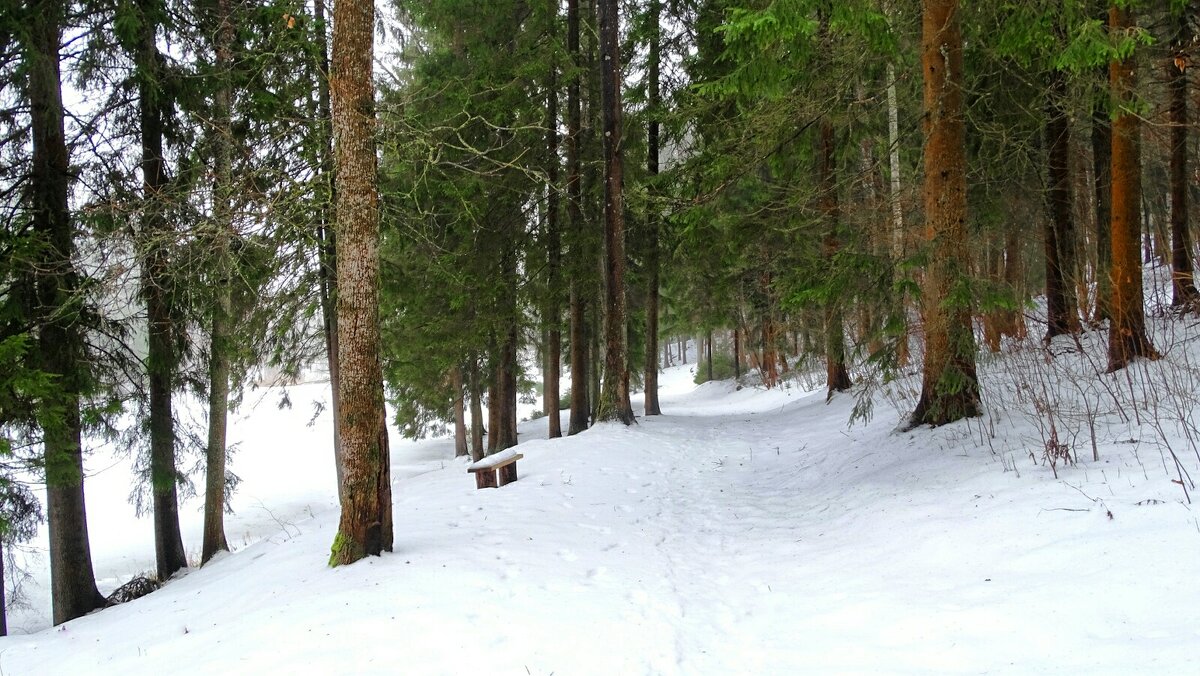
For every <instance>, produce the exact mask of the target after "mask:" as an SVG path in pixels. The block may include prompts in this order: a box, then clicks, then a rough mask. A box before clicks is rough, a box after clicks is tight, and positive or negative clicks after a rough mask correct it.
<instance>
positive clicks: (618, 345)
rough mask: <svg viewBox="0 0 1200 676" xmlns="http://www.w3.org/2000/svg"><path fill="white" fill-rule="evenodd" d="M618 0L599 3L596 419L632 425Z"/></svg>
mask: <svg viewBox="0 0 1200 676" xmlns="http://www.w3.org/2000/svg"><path fill="white" fill-rule="evenodd" d="M617 6H618V2H617V0H599V2H598V3H597V10H598V12H599V20H600V52H601V66H600V75H601V101H602V106H603V116H604V120H603V129H604V245H605V246H604V249H605V266H606V267H605V270H606V274H605V279H606V280H607V284H606V285H605V299H604V310H605V315H604V317H605V322H604V332H605V340H604V342H605V350H604V383H603V386H602V389H601V391H600V405H599V406H598V407H597V415H596V418H597V419H598V420H619V421H621V422H622V423H625V424H626V425H631V424H633V407H632V406H631V405H630V403H629V359H628V357H627V355H628V351H629V346H628V342H629V337H628V335H626V317H625V208H624V198H623V195H622V174H623V172H624V167H623V163H622V150H621V116H622V114H621V50H620V40H619V30H618V26H617Z"/></svg>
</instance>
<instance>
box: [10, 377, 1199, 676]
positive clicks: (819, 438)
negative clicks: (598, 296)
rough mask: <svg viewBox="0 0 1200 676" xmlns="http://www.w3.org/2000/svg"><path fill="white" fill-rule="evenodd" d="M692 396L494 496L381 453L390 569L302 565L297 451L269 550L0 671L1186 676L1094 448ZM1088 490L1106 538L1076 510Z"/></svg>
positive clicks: (687, 387)
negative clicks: (1072, 452) (1048, 449)
mask: <svg viewBox="0 0 1200 676" xmlns="http://www.w3.org/2000/svg"><path fill="white" fill-rule="evenodd" d="M689 379H690V376H689V374H688V373H687V371H686V370H685V369H675V370H673V371H669V372H668V373H667V374H665V377H664V389H663V392H662V402H663V409H664V411H665V412H666V413H667V415H664V416H661V417H654V418H648V419H647V418H641V419H639V423H638V424H637V425H635V426H633V427H631V428H624V427H621V426H619V425H600V426H597V427H595V428H593V429H591V430H589V431H587V432H585V433H583V434H580V435H577V436H575V437H570V438H566V439H559V440H554V441H548V440H546V439H544V438H543V437H544V429H545V428H544V424H545V421H544V420H535V421H532V422H529V423H524V424H523V425H522V426H521V432H522V436H521V439H522V444H521V451H522V453H524V455H525V458H524V459H523V460H522V461H521V462H520V467H519V473H520V477H521V478H520V480H519V481H518V482H516V483H514V484H510V485H509V486H506V487H504V488H501V489H488V490H482V491H479V490H475V488H474V482H473V481H472V480H471V479H470V477H469V476H468V475H467V474H466V471H465V463H463V462H462V461H454V460H447V459H445V458H446V457H447V456H448V455H449V453H450V444H449V442H448V441H447V440H436V441H432V442H424V443H421V444H397V446H396V447H394V449H393V466H394V467H397V468H402V469H399V470H398V471H397V472H396V476H395V486H394V491H393V492H394V499H395V526H396V551H395V552H394V553H392V554H390V555H386V556H384V557H382V558H379V559H371V560H368V561H365V562H363V563H362V564H356V565H355V566H351V567H348V568H343V569H336V570H331V569H328V568H327V567H326V566H325V561H326V558H327V555H328V547H329V543H330V542H331V541H332V537H333V532H334V530H335V529H336V524H337V513H336V510H335V509H333V508H331V506H330V503H331V502H332V499H331V496H329V495H327V494H326V493H325V492H323V491H322V489H321V488H320V485H319V483H318V477H319V480H320V481H328V479H327V477H326V473H327V470H328V468H327V467H326V465H327V458H326V457H325V456H324V454H323V453H322V452H320V451H321V449H319V448H318V449H316V450H312V449H309V451H306V454H305V455H302V456H298V457H302V458H307V459H308V460H307V462H308V463H309V465H311V467H309V470H306V471H301V473H300V474H301V476H302V477H307V476H308V475H309V473H311V474H312V476H313V478H312V479H311V480H307V481H300V482H298V484H297V487H294V488H295V490H294V492H293V493H294V494H292V495H287V494H285V493H283V492H282V491H283V489H282V488H280V487H263V488H262V490H257V489H255V486H256V485H257V484H254V483H253V482H252V483H251V484H250V488H251V489H254V490H256V493H255V499H256V500H263V501H265V502H267V503H268V504H269V505H270V506H272V507H274V506H276V505H278V504H281V503H282V504H284V505H293V507H288V509H289V510H292V511H289V512H287V513H288V515H289V516H287V517H286V518H288V519H290V521H289V522H288V523H287V528H285V529H284V530H282V531H280V532H278V533H276V534H274V535H271V536H270V537H266V538H264V539H261V540H258V541H256V542H254V543H253V544H250V545H249V546H246V547H244V548H243V549H242V550H241V551H239V552H237V553H235V554H233V555H230V556H226V557H223V558H222V559H220V560H218V561H216V562H215V563H214V564H212V565H210V566H206V567H205V568H204V569H202V570H198V571H193V572H191V573H189V574H188V575H187V576H185V577H183V578H182V579H179V580H176V581H173V582H172V583H171V584H169V585H168V586H167V587H166V588H164V589H163V590H162V591H159V592H156V593H155V594H152V595H151V596H149V597H147V598H145V599H141V600H139V601H137V602H134V603H131V604H128V605H125V606H121V607H117V608H113V609H109V610H106V611H103V612H101V613H97V614H94V615H92V616H89V617H86V618H82V619H80V620H77V621H74V622H71V623H69V624H68V625H66V627H65V629H63V630H56V631H50V632H43V633H40V634H34V635H31V636H24V637H12V638H9V639H3V640H0V669H3V673H5V674H14V673H16V674H22V673H165V672H168V671H170V672H172V673H215V672H230V671H234V672H247V671H256V670H270V671H280V672H283V673H395V672H405V673H421V674H452V673H463V672H467V671H475V672H480V673H501V674H550V673H555V674H577V673H583V674H612V673H622V674H626V673H628V674H713V673H754V674H794V673H830V672H840V673H845V672H859V673H861V672H879V671H886V672H893V673H895V672H899V673H964V672H968V673H975V672H981V671H1017V672H1079V671H1087V672H1089V673H1134V672H1146V671H1150V672H1155V673H1195V672H1196V671H1197V668H1198V667H1200V664H1198V662H1197V659H1198V658H1197V656H1196V655H1195V651H1194V646H1195V645H1196V644H1197V642H1200V627H1198V626H1197V625H1196V623H1195V622H1194V619H1195V617H1196V612H1197V610H1196V609H1197V608H1198V607H1200V593H1198V592H1197V590H1196V588H1195V586H1194V584H1191V585H1186V584H1183V583H1182V582H1183V581H1185V580H1191V581H1194V580H1195V579H1196V577H1197V576H1200V531H1196V532H1194V533H1193V532H1192V530H1193V526H1192V522H1193V521H1192V520H1193V519H1194V518H1195V514H1194V513H1193V512H1191V511H1190V510H1189V509H1188V508H1187V507H1186V506H1184V505H1181V504H1180V503H1179V502H1178V501H1177V500H1174V501H1173V500H1172V499H1171V497H1170V496H1172V495H1174V494H1173V493H1171V492H1170V491H1171V487H1170V485H1169V483H1168V484H1166V486H1165V488H1164V487H1163V482H1162V481H1157V480H1156V481H1146V480H1143V479H1142V476H1143V475H1144V472H1140V471H1139V472H1135V471H1133V470H1134V468H1135V467H1136V465H1134V463H1133V462H1132V461H1131V460H1129V459H1128V458H1124V459H1122V458H1121V457H1120V456H1118V455H1117V454H1116V453H1117V451H1116V450H1113V449H1107V450H1106V453H1109V454H1110V457H1111V459H1110V460H1109V461H1108V462H1107V464H1103V466H1102V467H1092V468H1080V469H1078V470H1074V471H1072V472H1071V473H1070V474H1064V478H1063V479H1062V480H1052V479H1050V477H1049V474H1048V473H1044V472H1040V471H1039V470H1037V469H1036V468H1035V469H1030V470H1022V476H1021V477H1018V476H1016V474H1015V473H1013V472H1006V471H1004V468H1002V467H1001V463H1000V461H999V460H998V459H997V458H995V457H993V456H992V455H991V453H990V452H989V451H988V449H987V448H984V447H981V446H979V444H978V443H977V442H976V441H974V436H973V435H974V432H973V431H972V429H970V428H969V427H957V428H956V427H950V428H944V429H941V430H938V431H936V432H929V431H921V432H917V433H904V434H902V433H896V432H894V431H893V428H894V422H895V421H894V420H886V419H879V420H876V421H874V422H872V423H871V424H869V425H866V426H859V427H854V428H847V426H846V420H847V419H848V416H849V407H850V405H851V402H850V401H849V399H848V398H838V399H835V400H834V402H832V403H831V404H829V405H826V404H825V402H824V397H823V393H816V394H812V395H806V394H804V393H799V392H797V391H795V390H791V391H778V390H776V391H771V392H767V391H762V390H754V389H750V388H747V389H745V390H742V391H738V392H735V391H733V388H732V386H731V385H730V384H728V383H710V384H707V385H704V386H701V387H699V388H694V387H693V386H691V384H690V382H689ZM637 409H638V406H637V404H636V403H635V410H637ZM306 433H307V434H312V432H306ZM310 443H311V442H310ZM312 445H314V446H316V445H317V444H312ZM310 451H311V452H310ZM306 466H307V465H306ZM1100 470H1103V471H1105V472H1108V473H1110V474H1114V473H1121V472H1124V474H1122V475H1121V476H1122V481H1127V482H1128V490H1124V491H1121V490H1117V491H1116V492H1114V486H1113V485H1112V484H1109V483H1104V482H1103V481H1102V480H1101V477H1100V476H1097V475H1098V474H1100ZM251 474H252V473H251ZM1116 488H1117V489H1121V486H1119V485H1118V486H1116ZM330 489H331V487H330ZM326 490H329V489H326ZM1100 490H1104V491H1105V495H1104V497H1105V499H1106V502H1105V508H1106V509H1112V510H1113V511H1115V512H1116V513H1117V515H1118V516H1117V518H1116V519H1115V520H1109V519H1108V518H1107V517H1106V516H1105V512H1104V510H1103V509H1101V508H1100V507H1098V506H1097V505H1096V504H1094V503H1093V502H1092V501H1091V500H1089V499H1087V498H1085V497H1084V496H1083V493H1090V494H1098V493H1099V491H1100ZM1146 498H1155V499H1159V500H1160V502H1153V503H1151V502H1147V501H1146V500H1145V499H1146ZM1138 503H1143V504H1152V505H1154V506H1152V507H1138V506H1136V505H1137V504H1138ZM300 505H304V506H305V510H306V511H303V512H297V511H296V510H297V509H300ZM1189 533H1191V534H1190V535H1189ZM1167 561H1169V562H1171V572H1170V574H1169V575H1165V576H1164V573H1163V562H1167ZM1146 571H1157V575H1147V574H1146Z"/></svg>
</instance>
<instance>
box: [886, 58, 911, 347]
mask: <svg viewBox="0 0 1200 676" xmlns="http://www.w3.org/2000/svg"><path fill="white" fill-rule="evenodd" d="M887 79H888V88H887V106H888V149H889V150H888V165H889V168H890V169H891V181H890V183H891V192H890V193H889V194H888V201H889V202H890V204H891V207H892V275H893V278H894V277H895V276H897V275H898V274H899V268H900V262H901V261H903V260H904V207H903V205H902V204H901V203H900V106H899V102H898V100H897V96H896V66H895V64H893V63H891V62H888V65H887ZM893 281H895V279H893ZM894 302H895V304H896V306H895V308H894V310H893V311H894V312H895V315H896V318H897V319H898V320H899V324H900V335H899V337H898V346H899V347H898V350H897V355H896V362H897V363H898V364H900V365H902V366H903V365H905V364H907V363H908V299H907V298H906V297H905V294H904V292H903V291H902V292H900V294H899V296H898V297H897V298H896V299H895V301H894Z"/></svg>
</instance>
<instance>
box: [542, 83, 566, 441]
mask: <svg viewBox="0 0 1200 676" xmlns="http://www.w3.org/2000/svg"><path fill="white" fill-rule="evenodd" d="M546 90H547V92H548V94H547V101H546V117H547V120H548V124H547V125H546V146H547V160H546V178H547V181H548V182H549V184H550V185H549V190H548V192H547V197H546V248H547V254H546V259H547V266H546V268H547V276H548V279H547V284H546V288H547V290H548V294H547V295H548V299H547V303H546V324H547V329H546V368H545V371H544V376H543V378H542V394H543V396H544V403H543V408H544V410H545V411H546V417H547V418H548V419H549V429H548V430H547V432H548V436H549V437H550V438H551V439H554V438H555V437H561V436H562V417H561V416H560V415H559V412H558V402H559V399H560V398H561V396H560V393H559V382H560V380H561V374H560V372H559V369H560V366H561V365H562V288H561V287H562V280H561V278H560V269H561V267H562V233H561V232H560V229H559V221H558V202H559V200H558V191H559V185H558V168H559V159H558V70H557V66H554V67H552V68H551V69H550V82H549V86H547V87H546Z"/></svg>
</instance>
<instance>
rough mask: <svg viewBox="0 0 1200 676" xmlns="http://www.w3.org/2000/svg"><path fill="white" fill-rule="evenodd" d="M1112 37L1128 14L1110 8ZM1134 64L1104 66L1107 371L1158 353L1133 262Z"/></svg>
mask: <svg viewBox="0 0 1200 676" xmlns="http://www.w3.org/2000/svg"><path fill="white" fill-rule="evenodd" d="M1108 21H1109V29H1110V30H1111V31H1112V32H1114V33H1119V32H1123V31H1127V30H1129V29H1130V28H1131V27H1133V25H1134V21H1133V13H1132V11H1131V10H1129V9H1121V8H1118V7H1117V6H1115V5H1114V6H1113V7H1111V8H1110V9H1109V14H1108ZM1135 73H1136V64H1135V62H1134V58H1133V56H1129V57H1128V58H1126V59H1125V60H1124V61H1115V60H1114V61H1113V62H1112V63H1111V64H1109V87H1110V89H1111V90H1112V100H1113V101H1114V102H1115V103H1116V105H1118V106H1119V108H1118V111H1117V117H1116V119H1115V120H1114V121H1113V125H1112V284H1113V288H1112V292H1113V294H1112V304H1111V306H1110V307H1109V311H1110V312H1111V313H1112V317H1111V319H1112V322H1111V328H1110V329H1109V338H1108V370H1109V371H1110V372H1111V371H1117V370H1119V369H1122V368H1125V366H1127V365H1128V364H1129V362H1130V361H1132V360H1133V359H1135V358H1137V357H1146V358H1149V359H1157V358H1158V353H1157V352H1156V351H1155V349H1154V346H1153V345H1151V344H1150V339H1149V338H1148V337H1147V336H1146V315H1145V309H1144V305H1143V299H1142V265H1141V262H1140V260H1139V257H1138V253H1139V247H1138V244H1139V242H1140V240H1141V218H1140V216H1141V205H1142V199H1141V197H1142V192H1141V189H1142V186H1141V156H1140V154H1141V151H1140V148H1139V139H1138V135H1139V128H1138V117H1137V115H1134V114H1132V113H1131V112H1130V111H1129V110H1128V108H1127V106H1128V105H1129V102H1130V99H1131V97H1132V95H1133V91H1134V85H1135V81H1136V80H1135V78H1136V75H1135Z"/></svg>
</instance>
